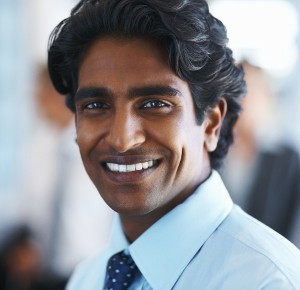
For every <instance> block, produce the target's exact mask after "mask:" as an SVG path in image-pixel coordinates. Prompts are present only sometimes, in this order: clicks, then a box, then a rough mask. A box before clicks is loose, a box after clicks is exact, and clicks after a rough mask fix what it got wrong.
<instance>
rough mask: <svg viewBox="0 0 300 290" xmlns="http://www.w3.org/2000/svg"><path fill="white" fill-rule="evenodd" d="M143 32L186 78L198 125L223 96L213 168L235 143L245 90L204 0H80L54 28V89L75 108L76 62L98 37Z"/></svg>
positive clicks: (51, 42) (219, 24)
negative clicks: (224, 114)
mask: <svg viewBox="0 0 300 290" xmlns="http://www.w3.org/2000/svg"><path fill="white" fill-rule="evenodd" d="M107 35H112V36H115V37H125V38H126V37H128V38H131V37H147V38H150V39H154V40H156V41H158V42H159V43H161V44H162V45H163V47H164V48H165V49H166V50H167V52H168V58H169V59H168V61H169V64H170V67H171V68H172V69H173V71H174V72H175V73H176V75H177V76H179V77H180V78H181V79H183V80H185V81H187V82H188V84H189V87H190V90H191V93H192V96H193V99H194V103H195V108H196V117H197V120H198V122H199V124H201V123H202V122H203V120H204V117H205V115H206V114H207V113H209V111H210V110H211V109H212V108H213V107H214V106H216V105H217V103H218V102H219V100H220V98H221V97H224V98H225V99H226V101H227V113H226V116H225V119H224V121H223V124H222V128H221V133H220V138H219V142H218V146H217V148H216V150H215V151H213V152H210V162H211V166H212V168H215V169H217V168H218V167H220V165H221V164H222V160H223V158H224V157H225V155H226V154H227V151H228V148H229V146H230V145H231V144H232V142H233V132H232V131H233V126H234V124H235V122H236V120H237V118H238V115H239V112H240V111H241V105H240V99H241V97H242V96H244V95H245V93H246V86H245V81H244V73H243V71H242V69H241V68H239V67H238V66H236V65H235V62H234V59H233V57H232V51H231V50H230V49H229V48H228V47H227V42H228V39H227V33H226V29H225V27H224V25H223V24H222V22H221V21H219V20H218V19H216V18H215V17H213V16H212V15H211V14H210V12H209V9H208V5H207V3H206V2H205V1H204V0H81V1H80V2H79V3H78V4H77V5H76V6H75V7H74V8H73V9H72V11H71V15H70V17H68V18H66V19H65V20H63V21H62V22H60V23H59V24H58V25H57V27H56V28H55V29H54V31H53V32H52V34H51V36H50V39H49V47H48V68H49V73H50V77H51V79H52V81H53V84H54V86H55V88H56V89H57V90H58V91H59V92H60V93H62V94H65V95H66V96H67V97H66V104H67V106H68V107H69V108H70V109H71V110H72V111H74V112H75V102H74V96H75V93H76V90H77V87H78V70H79V64H80V62H81V60H82V58H83V56H84V53H85V51H86V49H87V47H88V46H89V45H90V44H91V43H92V42H93V41H94V40H95V39H97V38H99V37H103V36H107Z"/></svg>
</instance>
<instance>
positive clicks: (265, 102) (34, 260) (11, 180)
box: [0, 0, 300, 290]
mask: <svg viewBox="0 0 300 290" xmlns="http://www.w3.org/2000/svg"><path fill="white" fill-rule="evenodd" d="M208 2H209V4H210V10H211V12H212V14H213V15H214V16H216V17H217V18H219V19H220V20H222V22H223V23H224V24H225V26H226V27H227V30H228V37H229V46H230V47H231V48H232V50H233V54H234V57H235V59H236V61H237V62H241V63H242V64H243V65H244V69H245V72H246V79H247V82H248V86H249V92H248V95H249V96H248V97H247V98H246V99H245V102H244V106H245V110H244V112H243V113H242V117H241V122H240V124H239V125H238V126H237V128H236V132H235V134H236V142H235V144H234V146H233V148H232V150H231V151H230V154H229V156H228V158H227V159H226V161H225V164H224V167H223V168H222V170H221V174H222V176H223V178H224V180H225V183H226V185H227V187H228V188H229V190H230V192H231V194H232V197H233V199H234V200H235V202H237V203H238V204H239V205H240V206H242V207H243V208H244V209H245V210H247V211H248V212H249V213H251V214H253V215H254V216H256V217H257V218H259V219H260V220H262V221H263V222H265V223H267V224H269V225H270V226H272V227H273V228H274V229H276V230H277V231H279V232H281V233H282V234H283V235H285V236H286V237H287V238H289V239H290V240H291V241H292V242H294V243H295V244H296V245H297V246H298V247H300V210H299V208H300V201H299V197H300V189H299V188H300V186H299V179H300V169H299V157H298V156H299V151H300V129H299V124H300V113H299V108H300V29H299V28H300V1H298V0H210V1H208ZM76 3H77V1H76V0H51V1H50V0H0V259H1V263H0V272H1V273H2V274H1V273H0V275H2V276H0V279H2V280H1V281H2V284H1V285H0V290H1V289H6V290H7V289H48V288H49V289H63V286H64V283H65V281H66V280H67V278H68V276H69V275H70V273H71V271H72V270H73V268H74V266H75V264H76V263H78V261H80V260H81V259H82V258H84V257H86V256H87V255H90V254H92V253H93V252H95V251H96V250H97V249H98V248H99V249H100V248H101V247H104V246H105V244H106V242H107V240H108V237H109V234H110V226H111V220H112V216H113V213H112V212H111V211H110V210H109V209H108V208H107V207H106V205H105V204H104V203H103V201H102V200H101V199H100V198H99V196H98V194H97V192H96V190H95V188H94V187H93V185H92V184H91V182H90V181H89V179H88V177H87V176H86V174H85V172H84V169H83V168H82V164H81V161H80V158H79V153H78V148H77V146H76V143H75V138H76V137H75V133H74V124H73V121H74V120H73V115H72V114H70V113H69V112H68V111H67V110H65V109H64V108H63V105H62V104H63V98H61V97H60V96H58V95H57V94H56V93H55V91H54V90H53V88H52V86H51V83H50V82H49V79H48V75H47V71H46V69H45V65H46V61H47V41H48V37H49V34H50V32H51V31H52V29H53V28H54V26H55V25H56V24H58V22H59V21H61V20H62V19H63V18H65V17H67V16H68V15H69V13H70V10H71V8H72V7H73V6H74V5H75V4H76ZM250 95H251V96H250ZM49 96H51V97H49ZM297 124H298V125H297ZM62 148H64V150H61V149H62ZM58 160H64V162H58ZM62 163H63V166H61V164H62ZM66 173H67V174H66ZM62 187H63V188H62ZM62 192H64V193H63V194H62ZM51 237H55V239H54V240H52V239H51ZM3 273H4V274H3ZM7 273H8V274H7ZM7 277H9V278H7ZM16 281H17V282H16ZM14 284H15V285H14ZM20 285H21V286H20ZM41 285H42V286H41ZM45 285H47V287H48V288H47V287H46V286H45ZM1 287H2V288H1ZM13 287H14V288H13ZM18 287H19V288H18ZM22 287H23V288H22ZM26 287H27V288H26ZM51 287H52V288H51Z"/></svg>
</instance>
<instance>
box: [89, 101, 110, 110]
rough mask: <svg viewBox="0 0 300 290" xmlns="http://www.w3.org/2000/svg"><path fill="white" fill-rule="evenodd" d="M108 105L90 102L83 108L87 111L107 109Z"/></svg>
mask: <svg viewBox="0 0 300 290" xmlns="http://www.w3.org/2000/svg"><path fill="white" fill-rule="evenodd" d="M107 108H108V105H107V104H105V103H102V102H92V103H89V104H87V105H86V106H85V109H88V110H97V109H107Z"/></svg>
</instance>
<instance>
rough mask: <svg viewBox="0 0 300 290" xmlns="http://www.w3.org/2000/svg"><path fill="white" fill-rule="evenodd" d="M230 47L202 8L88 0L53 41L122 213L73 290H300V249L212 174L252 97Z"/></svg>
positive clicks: (84, 133)
mask: <svg viewBox="0 0 300 290" xmlns="http://www.w3.org/2000/svg"><path fill="white" fill-rule="evenodd" d="M226 42H227V38H226V32H225V28H224V26H223V25H222V23H221V22H220V21H219V20H217V19H215V18H214V17H213V16H212V15H210V14H209V11H208V7H207V4H206V2H205V1H201V0H184V1H183V0H172V1H165V0H148V1H147V0H99V1H81V2H80V3H79V4H78V5H77V6H76V7H75V8H74V9H73V11H72V14H71V17H70V18H67V19H66V20H64V21H63V22H61V23H60V24H59V25H58V26H57V28H56V29H55V30H54V32H53V34H52V36H51V39H50V45H49V71H50V74H51V77H52V80H53V82H54V84H55V86H56V88H57V90H59V91H60V92H61V93H63V94H66V95H67V105H68V106H69V107H70V108H71V110H73V111H74V112H75V116H76V128H77V141H78V145H79V148H80V153H81V156H82V159H83V163H84V165H85V168H86V170H87V172H88V174H89V176H90V178H91V179H92V181H93V182H94V184H95V185H96V187H97V189H98V190H99V192H100V194H101V196H102V197H103V199H104V200H105V201H106V203H107V204H108V205H109V206H110V207H111V208H112V209H113V210H115V211H116V212H118V214H119V215H118V216H119V218H118V219H117V220H116V223H115V225H114V229H113V235H112V240H111V243H110V245H109V248H108V249H107V251H105V252H103V253H102V254H100V255H99V256H97V257H95V258H93V259H91V260H89V261H87V262H86V263H84V264H82V265H81V266H80V267H79V268H78V270H77V271H76V272H75V274H74V276H73V278H72V279H71V281H70V283H69V286H68V289H70V290H73V289H155V290H158V289H162V290H169V289H184V290H185V289H228V290H229V289H230V290H231V289H300V278H299V277H300V275H299V274H300V273H299V269H300V254H299V252H298V250H297V249H296V248H295V247H294V246H293V245H292V244H290V243H289V242H288V241H287V240H285V239H284V238H282V237H281V236H279V235H278V234H276V233H275V232H273V231H272V230H270V229H269V228H267V227H265V226H264V225H262V224H260V223H259V222H258V221H256V220H254V219H252V218H251V217H249V216H248V215H246V214H245V213H244V212H243V211H242V210H240V209H239V208H238V207H235V206H233V204H232V201H231V199H230V197H229V195H228V193H227V191H226V189H225V187H224V185H223V183H222V181H221V179H220V177H219V175H218V174H217V173H216V171H214V169H215V168H217V167H218V166H219V165H220V163H221V161H222V159H223V157H224V156H225V155H226V153H227V150H228V147H229V145H230V144H231V143H232V126H233V125H234V123H235V121H236V119H237V117H238V114H239V111H240V105H239V101H240V98H241V96H243V95H244V93H245V83H244V80H243V73H242V71H241V70H240V69H238V68H237V67H235V65H234V61H233V59H232V56H231V51H230V50H229V49H228V48H227V47H226ZM83 234H84V232H83Z"/></svg>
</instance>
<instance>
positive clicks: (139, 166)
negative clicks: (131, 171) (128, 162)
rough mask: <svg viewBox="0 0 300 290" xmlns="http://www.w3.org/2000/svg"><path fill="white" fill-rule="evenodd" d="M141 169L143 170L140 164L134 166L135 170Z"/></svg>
mask: <svg viewBox="0 0 300 290" xmlns="http://www.w3.org/2000/svg"><path fill="white" fill-rule="evenodd" d="M142 169H143V164H142V163H137V164H135V170H142Z"/></svg>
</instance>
